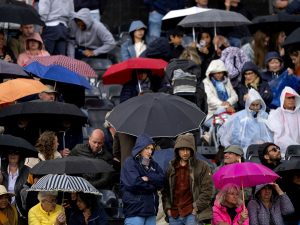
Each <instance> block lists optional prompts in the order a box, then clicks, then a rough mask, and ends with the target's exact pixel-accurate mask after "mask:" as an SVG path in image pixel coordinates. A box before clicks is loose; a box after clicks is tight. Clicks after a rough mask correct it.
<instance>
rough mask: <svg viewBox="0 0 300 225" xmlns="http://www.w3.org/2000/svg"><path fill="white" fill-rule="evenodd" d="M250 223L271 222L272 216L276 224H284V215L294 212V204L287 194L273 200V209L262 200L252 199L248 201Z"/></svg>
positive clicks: (261, 224)
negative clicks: (268, 207) (267, 206)
mask: <svg viewBox="0 0 300 225" xmlns="http://www.w3.org/2000/svg"><path fill="white" fill-rule="evenodd" d="M247 208H248V212H249V221H250V225H265V224H270V218H271V216H272V218H273V222H274V224H275V225H283V224H284V222H283V218H282V216H285V215H288V214H291V213H293V212H294V206H293V204H292V202H291V200H290V199H289V197H288V196H287V195H286V194H283V195H281V196H276V197H274V198H273V200H272V207H271V209H270V210H269V209H267V208H266V207H265V206H264V205H263V204H262V202H261V201H259V200H256V199H254V200H251V201H250V202H249V203H248V207H247Z"/></svg>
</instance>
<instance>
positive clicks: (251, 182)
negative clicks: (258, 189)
mask: <svg viewBox="0 0 300 225" xmlns="http://www.w3.org/2000/svg"><path fill="white" fill-rule="evenodd" d="M279 177H280V176H279V175H277V174H276V173H275V172H274V171H273V170H271V169H269V168H267V167H265V166H263V165H261V164H258V163H253V162H244V163H234V164H230V165H225V166H222V167H221V168H220V169H219V170H218V171H217V172H216V173H215V174H214V175H213V181H214V184H215V187H216V188H217V189H221V188H222V187H224V186H225V185H226V184H228V183H233V184H236V185H238V186H239V187H242V188H243V187H253V186H256V185H259V184H266V183H271V182H274V181H275V180H276V179H277V178H279Z"/></svg>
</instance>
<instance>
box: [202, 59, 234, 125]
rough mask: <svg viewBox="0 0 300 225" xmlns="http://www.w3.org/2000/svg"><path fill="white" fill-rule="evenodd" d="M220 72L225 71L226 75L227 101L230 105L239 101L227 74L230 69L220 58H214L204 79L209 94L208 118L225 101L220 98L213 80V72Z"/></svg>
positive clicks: (207, 118)
mask: <svg viewBox="0 0 300 225" xmlns="http://www.w3.org/2000/svg"><path fill="white" fill-rule="evenodd" d="M218 72H224V73H225V76H224V77H225V79H224V81H223V83H224V86H225V89H226V92H227V95H228V99H227V100H226V101H227V102H229V104H230V105H234V104H236V103H237V101H238V96H237V94H236V92H235V90H234V89H233V87H232V85H231V82H230V80H229V79H228V76H227V74H228V71H227V69H226V67H225V64H224V63H223V61H222V60H220V59H217V60H213V61H212V62H211V63H210V64H209V66H208V68H207V70H206V74H205V75H206V78H205V79H204V80H203V84H204V89H205V93H206V95H207V104H208V113H207V117H206V120H209V119H210V118H211V117H212V116H213V114H214V113H215V112H216V111H217V109H218V108H219V107H221V106H222V103H223V101H222V100H220V99H219V97H218V93H217V90H216V88H215V86H214V85H213V83H212V81H211V74H213V73H218Z"/></svg>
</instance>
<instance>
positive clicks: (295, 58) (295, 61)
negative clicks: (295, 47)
mask: <svg viewBox="0 0 300 225" xmlns="http://www.w3.org/2000/svg"><path fill="white" fill-rule="evenodd" d="M290 58H291V60H292V63H293V64H297V63H298V61H299V60H298V55H296V54H294V55H290Z"/></svg>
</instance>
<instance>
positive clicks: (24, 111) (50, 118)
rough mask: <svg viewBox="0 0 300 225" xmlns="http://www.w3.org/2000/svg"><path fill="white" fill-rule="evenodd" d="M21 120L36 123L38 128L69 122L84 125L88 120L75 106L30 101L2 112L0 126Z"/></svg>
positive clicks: (9, 107) (6, 108)
mask: <svg viewBox="0 0 300 225" xmlns="http://www.w3.org/2000/svg"><path fill="white" fill-rule="evenodd" d="M19 119H28V120H30V121H33V122H36V125H37V126H38V127H43V125H45V124H47V125H50V126H51V127H53V125H54V124H61V123H62V122H63V121H64V120H69V121H71V122H74V123H76V124H83V123H85V122H86V120H87V118H86V116H85V115H84V114H83V112H82V111H81V110H80V109H79V108H78V107H77V106H75V105H73V104H68V103H62V102H48V101H39V100H37V101H30V102H23V103H17V104H14V105H10V106H7V107H5V108H3V109H1V110H0V124H1V125H6V126H9V125H11V124H14V123H16V122H17V121H18V120H19Z"/></svg>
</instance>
